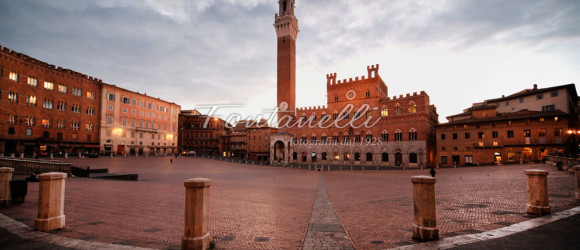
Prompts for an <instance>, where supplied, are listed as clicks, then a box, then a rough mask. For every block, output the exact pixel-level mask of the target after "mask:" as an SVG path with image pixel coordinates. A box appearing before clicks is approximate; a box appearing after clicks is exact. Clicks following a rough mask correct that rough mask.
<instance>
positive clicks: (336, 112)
mask: <svg viewBox="0 0 580 250" xmlns="http://www.w3.org/2000/svg"><path fill="white" fill-rule="evenodd" d="M336 119H338V111H336V110H335V111H334V112H333V113H332V120H336Z"/></svg>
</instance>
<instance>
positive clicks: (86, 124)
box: [0, 46, 103, 156]
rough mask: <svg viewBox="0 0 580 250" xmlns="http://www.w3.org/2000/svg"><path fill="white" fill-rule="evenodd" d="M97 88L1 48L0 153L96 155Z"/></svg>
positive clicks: (91, 82) (93, 82) (90, 80)
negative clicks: (89, 153)
mask: <svg viewBox="0 0 580 250" xmlns="http://www.w3.org/2000/svg"><path fill="white" fill-rule="evenodd" d="M102 84H103V83H102V81H101V80H100V79H97V78H94V77H92V76H87V75H84V74H81V73H78V72H75V71H72V70H70V69H63V68H61V67H56V66H54V65H51V64H48V63H45V62H41V61H39V60H37V59H34V58H31V57H29V56H27V55H24V54H21V53H18V52H15V51H11V50H9V49H8V48H2V47H1V46H0V131H1V132H0V153H3V154H5V155H9V154H12V153H15V154H19V153H24V154H26V155H28V156H32V155H33V154H40V155H44V154H49V153H54V154H61V153H62V154H63V153H85V152H98V150H99V129H98V128H99V114H100V112H101V107H100V98H101V91H100V88H101V86H102Z"/></svg>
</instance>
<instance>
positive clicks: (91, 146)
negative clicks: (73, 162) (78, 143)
mask: <svg viewBox="0 0 580 250" xmlns="http://www.w3.org/2000/svg"><path fill="white" fill-rule="evenodd" d="M83 147H84V148H101V145H88V144H87V145H83Z"/></svg>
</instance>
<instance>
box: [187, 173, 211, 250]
mask: <svg viewBox="0 0 580 250" xmlns="http://www.w3.org/2000/svg"><path fill="white" fill-rule="evenodd" d="M211 183H212V181H211V180H210V179H206V178H193V179H188V180H186V181H185V182H184V186H185V227H184V230H183V231H184V232H183V238H182V239H181V249H202V250H205V249H208V248H209V245H210V241H211V235H210V234H209V231H208V224H209V187H210V186H211Z"/></svg>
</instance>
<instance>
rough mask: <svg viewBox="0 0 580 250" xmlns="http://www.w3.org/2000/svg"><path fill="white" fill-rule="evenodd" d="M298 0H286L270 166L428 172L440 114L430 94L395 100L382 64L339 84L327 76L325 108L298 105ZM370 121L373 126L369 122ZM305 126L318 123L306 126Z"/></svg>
mask: <svg viewBox="0 0 580 250" xmlns="http://www.w3.org/2000/svg"><path fill="white" fill-rule="evenodd" d="M294 2H295V1H280V2H279V3H280V10H279V13H278V14H276V16H275V24H274V27H275V28H276V34H277V36H278V83H277V87H278V89H277V91H278V101H277V104H278V107H279V113H278V132H279V133H277V134H274V135H272V136H271V140H270V162H271V163H273V164H284V163H313V164H339V165H345V164H346V165H348V164H355V165H356V164H360V165H377V166H378V165H381V166H402V165H404V166H411V167H421V166H425V165H427V164H433V163H434V162H435V138H434V136H435V128H434V125H435V124H437V123H438V115H437V111H436V108H435V106H433V105H431V104H430V100H429V95H427V93H426V92H424V91H420V92H414V93H408V94H405V95H399V96H392V97H390V96H389V92H388V87H387V85H386V84H385V82H384V81H383V79H382V78H381V76H380V75H379V65H378V64H377V65H372V66H368V67H367V72H366V73H367V74H366V75H363V76H360V77H354V78H349V79H344V80H337V74H336V73H333V74H328V75H327V82H326V88H327V104H326V106H317V107H304V108H294V107H295V106H296V105H295V102H296V100H295V98H296V96H295V94H294V93H295V73H296V70H295V63H296V60H295V57H296V55H295V53H296V50H295V47H296V46H295V43H296V38H297V33H298V21H297V19H296V17H295V16H294ZM367 120H368V122H367V125H364V123H365V122H366V121H367ZM300 123H312V124H318V125H317V126H300V125H298V124H300Z"/></svg>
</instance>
